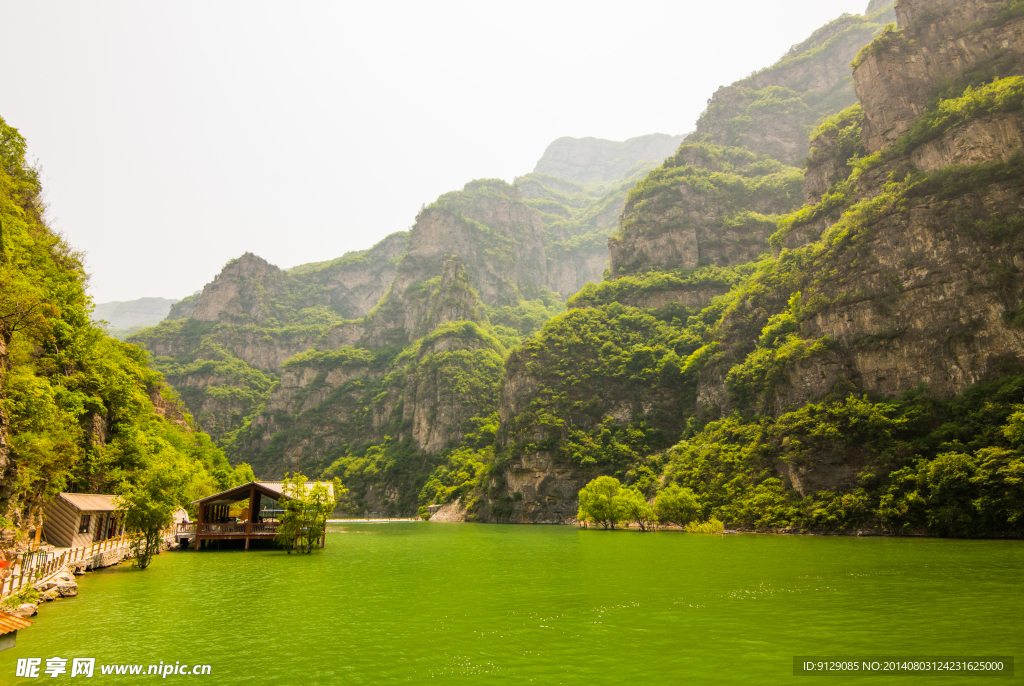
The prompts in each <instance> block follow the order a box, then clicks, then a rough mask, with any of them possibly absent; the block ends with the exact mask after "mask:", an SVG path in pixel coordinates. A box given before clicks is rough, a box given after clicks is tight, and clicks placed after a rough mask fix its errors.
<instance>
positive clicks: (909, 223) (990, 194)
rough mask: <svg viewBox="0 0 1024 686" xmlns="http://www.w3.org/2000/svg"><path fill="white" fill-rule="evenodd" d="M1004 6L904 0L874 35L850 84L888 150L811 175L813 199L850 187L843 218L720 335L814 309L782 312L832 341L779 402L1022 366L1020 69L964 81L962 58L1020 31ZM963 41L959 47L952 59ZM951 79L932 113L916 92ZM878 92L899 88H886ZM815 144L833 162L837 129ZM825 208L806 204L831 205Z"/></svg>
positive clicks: (894, 388)
mask: <svg viewBox="0 0 1024 686" xmlns="http://www.w3.org/2000/svg"><path fill="white" fill-rule="evenodd" d="M997 5H998V6H997ZM1005 7H1006V4H1005V3H960V4H957V5H956V6H953V5H952V4H943V3H930V4H927V3H920V2H912V1H910V2H908V1H906V0H905V1H904V2H901V3H899V5H898V6H897V15H898V17H899V27H898V30H897V31H896V32H894V33H890V34H887V35H886V36H883V38H882V39H879V40H880V41H882V40H883V39H884V41H886V45H888V46H889V47H888V48H886V49H881V48H878V47H877V46H875V47H872V48H869V49H867V50H866V52H868V53H869V56H868V57H866V58H865V59H863V61H861V63H860V66H858V67H857V69H856V71H855V72H854V79H855V83H856V87H857V90H858V92H859V93H870V94H872V96H871V97H870V98H868V99H866V100H865V101H864V102H863V103H862V106H863V116H862V118H858V119H857V121H863V140H864V141H865V143H866V145H867V146H868V147H869V148H870V146H873V145H875V146H877V145H881V146H882V147H881V149H880V150H876V152H877V154H876V155H874V156H873V157H870V158H867V160H865V161H863V162H861V163H860V164H859V170H858V173H857V174H855V175H854V177H853V178H852V179H850V180H849V181H846V180H845V178H846V175H842V174H840V175H838V176H835V175H829V174H825V180H824V181H822V180H821V179H820V178H819V176H818V175H817V174H816V175H815V176H814V177H813V179H812V178H811V177H809V179H808V181H809V183H808V185H809V186H814V188H813V190H812V192H809V193H808V195H809V197H810V198H811V199H814V198H821V197H823V196H822V195H821V194H820V193H819V191H820V188H821V186H823V185H825V184H826V183H829V182H830V181H831V182H833V184H834V185H833V188H832V189H831V194H832V195H831V197H832V198H833V199H834V198H837V197H843V196H845V202H843V203H842V208H843V210H844V213H843V214H842V215H841V216H838V217H837V218H836V220H835V223H832V224H831V225H829V223H828V222H826V228H825V230H824V234H823V236H822V238H821V240H820V241H818V242H817V243H814V244H810V245H808V246H807V247H806V248H805V249H803V250H801V251H800V252H799V253H797V256H798V257H799V258H800V259H802V260H805V263H804V265H802V266H801V267H800V268H799V269H795V270H793V271H792V275H793V276H792V277H791V278H793V279H794V280H793V281H791V282H790V283H789V284H787V291H783V292H781V293H780V292H779V290H778V288H777V287H776V289H775V292H774V294H772V295H769V296H768V297H763V296H754V297H750V298H748V299H746V301H745V302H746V306H745V308H744V309H745V310H747V311H754V312H760V313H761V316H760V317H758V316H755V317H753V318H749V317H744V319H746V321H743V322H742V323H741V321H740V319H739V318H733V319H734V324H733V323H730V321H729V319H728V318H727V320H726V329H728V328H729V327H730V326H735V328H734V331H735V332H736V335H743V334H742V333H741V332H742V331H749V330H750V328H751V324H752V323H754V322H757V324H758V325H767V322H768V317H767V315H769V314H771V313H772V309H773V307H774V308H775V311H779V310H780V309H784V307H785V306H783V307H782V308H780V305H779V303H781V302H782V297H785V298H789V297H790V296H789V292H791V291H801V298H802V302H803V303H813V305H807V304H805V305H801V306H797V307H793V306H792V305H790V306H789V311H790V313H791V314H795V315H796V319H797V320H798V321H799V333H800V336H801V338H803V339H804V340H806V341H809V342H811V341H828V349H827V350H824V349H823V350H821V351H820V352H819V353H818V354H815V355H811V356H808V357H806V358H804V359H799V360H797V361H796V363H795V364H794V365H793V366H792V368H791V369H789V370H788V371H787V374H786V380H785V382H784V383H782V384H781V385H780V387H779V388H777V389H776V390H775V391H774V392H773V394H769V395H773V398H772V400H771V401H770V403H769V404H770V406H772V407H773V409H774V411H776V412H778V411H781V409H782V408H784V407H786V406H790V405H797V406H798V405H800V404H803V403H805V402H807V401H808V400H813V399H815V398H819V397H822V396H823V395H825V394H826V393H827V392H828V391H829V390H830V389H831V388H833V387H834V386H836V385H837V384H849V385H851V387H855V388H857V389H860V390H861V391H864V392H869V393H877V394H881V395H885V396H890V397H892V396H896V395H899V394H900V393H902V392H904V391H908V390H911V389H913V388H916V387H917V386H918V385H920V384H926V385H927V386H928V387H929V388H930V389H931V391H932V392H933V393H934V394H936V395H937V396H939V397H948V396H951V395H953V394H955V393H957V392H959V391H962V390H963V389H965V388H967V387H969V386H971V385H972V384H975V383H978V382H980V381H983V380H986V379H990V378H992V377H993V376H997V375H998V374H1000V373H1001V372H1002V371H1003V370H1005V369H1007V368H1011V367H1013V366H1014V365H1017V364H1019V363H1020V362H1021V360H1024V338H1022V333H1024V332H1022V331H1021V329H1020V327H1019V326H1018V325H1017V324H1016V323H1015V321H1016V320H1015V314H1016V312H1017V308H1018V303H1019V302H1020V300H1021V297H1022V293H1024V278H1022V273H1021V267H1022V265H1024V258H1022V257H1021V255H1022V252H1021V251H1022V247H1024V244H1022V243H1021V238H1020V235H1019V230H1020V226H1021V221H1022V216H1021V210H1020V207H1021V205H1020V203H1021V198H1022V197H1024V180H1022V177H1021V175H1020V171H1021V162H1020V154H1021V144H1022V136H1021V131H1022V126H1024V117H1022V114H1021V111H1020V104H1021V102H1024V78H1021V77H1020V76H1011V77H1009V78H1004V79H1001V80H996V81H995V82H993V83H991V84H990V85H987V86H984V87H981V88H978V89H974V90H966V91H965V90H964V89H965V88H966V86H967V85H968V84H969V80H970V77H971V75H972V74H973V73H974V70H975V69H976V66H977V64H978V61H979V60H978V59H969V58H968V57H967V56H968V55H978V54H981V53H980V52H979V51H980V50H982V47H983V46H985V45H991V41H992V37H993V36H996V37H998V36H1003V35H1007V33H1008V32H1013V31H1017V32H1018V33H1019V32H1020V31H1021V30H1022V25H1021V24H1020V22H1019V20H1017V19H1015V18H1013V17H1012V16H1011V17H1005V16H1004V15H1003V14H1001V13H1000V11H999V10H1000V9H1001V8H1003V9H1005ZM911 36H914V37H915V38H913V40H911ZM951 36H952V37H953V38H955V40H953V42H952V43H951V42H950V40H949V38H950V37H951ZM954 44H956V45H958V46H959V52H958V53H955V54H953V55H951V53H950V50H952V46H953V45H954ZM894 45H911V46H912V47H913V48H914V52H913V53H912V54H910V55H909V56H908V54H907V53H905V52H904V51H903V50H893V49H890V48H891V47H892V46H894ZM1011 45H1012V44H1011ZM935 56H939V57H935ZM909 57H913V58H914V59H908V58H909ZM933 58H934V60H933ZM922 61H923V62H925V65H924V66H922V65H920V64H918V63H919V62H922ZM1005 64H1008V63H1004V66H1005ZM913 65H917V67H914V66H913ZM929 65H930V66H929ZM935 65H939V66H938V67H937V66H935ZM1019 72H1024V65H1021V67H1020V68H1019ZM927 74H931V79H930V80H929V79H928V78H926V77H925V75H927ZM957 83H959V84H961V85H960V87H959V90H960V91H962V94H959V93H956V92H955V91H954V92H953V93H952V94H953V95H954V97H952V98H949V99H944V100H939V101H933V102H932V103H931V105H930V107H928V108H925V107H924V104H923V103H922V100H923V98H925V97H928V98H934V94H935V93H937V92H938V91H939V89H940V88H947V89H948V88H951V86H950V85H949V84H957ZM880 84H881V85H880ZM885 89H888V90H889V93H890V96H891V97H888V98H879V97H877V94H878V93H879V92H882V91H883V90H885ZM947 92H948V91H947ZM900 94H903V95H900ZM882 122H884V124H882ZM817 144H820V145H824V146H825V147H826V148H829V151H830V152H829V154H823V155H819V156H817V157H819V158H821V159H831V158H834V152H835V145H834V136H832V137H830V136H825V137H823V138H822V139H821V140H819V141H817ZM848 154H850V155H856V154H858V153H857V151H856V150H849V151H848ZM813 157H816V156H815V155H812V158H813ZM860 171H863V173H859V172H860ZM835 184H839V185H835ZM828 193H829V192H827V191H826V193H825V195H828ZM825 204H826V203H822V204H820V205H817V206H815V207H812V208H811V209H812V212H811V213H809V214H813V210H819V209H821V210H822V212H823V213H824V212H825V210H823V209H822V208H823V207H824V205H825ZM833 216H834V217H835V216H836V214H835V212H834V211H833ZM773 296H774V302H775V303H776V304H775V305H774V306H773V305H772V304H770V302H771V299H772V297H773ZM740 311H741V310H737V312H740ZM734 345H737V346H739V345H740V344H739V343H738V342H736V343H734ZM741 349H742V348H741ZM721 381H722V378H721V375H720V374H719V375H715V374H712V375H711V376H710V377H709V378H708V379H707V380H706V382H705V383H704V384H703V388H702V391H701V395H702V397H705V398H707V399H708V400H709V401H712V402H716V403H717V402H722V401H723V399H724V397H725V396H723V394H722V392H721V389H722V385H721Z"/></svg>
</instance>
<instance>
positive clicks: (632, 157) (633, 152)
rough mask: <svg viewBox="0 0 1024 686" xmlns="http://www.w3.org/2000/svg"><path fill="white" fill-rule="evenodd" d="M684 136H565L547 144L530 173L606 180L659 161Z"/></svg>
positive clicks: (674, 148)
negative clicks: (649, 161)
mask: <svg viewBox="0 0 1024 686" xmlns="http://www.w3.org/2000/svg"><path fill="white" fill-rule="evenodd" d="M684 137H685V136H670V135H668V134H664V133H652V134H648V135H646V136H637V137H636V138H630V139H628V140H625V141H621V142H620V141H610V140H605V139H603V138H590V137H587V138H571V137H568V136H567V137H565V138H559V139H558V140H556V141H554V142H553V143H552V144H551V145H549V146H548V147H547V149H546V150H545V151H544V155H543V156H542V157H541V158H540V160H538V162H537V166H535V167H534V168H533V173H534V174H545V175H547V176H556V177H558V178H561V179H566V180H568V181H574V182H576V183H582V184H587V183H591V182H594V181H597V182H599V183H607V182H609V181H614V180H616V179H620V178H622V177H624V176H626V173H627V172H628V171H629V170H630V169H632V168H633V167H635V166H636V165H637V163H639V162H643V161H645V160H652V161H654V162H656V163H658V164H660V163H661V160H663V159H665V158H666V157H668V156H669V155H671V154H672V153H674V152H675V151H676V148H678V147H679V144H680V143H682V142H683V138H684Z"/></svg>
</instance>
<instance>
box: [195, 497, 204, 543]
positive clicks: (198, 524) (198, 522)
mask: <svg viewBox="0 0 1024 686" xmlns="http://www.w3.org/2000/svg"><path fill="white" fill-rule="evenodd" d="M205 514H206V505H203V504H202V503H200V504H199V514H198V515H196V548H195V549H196V550H199V532H200V531H202V530H203V520H204V519H206V518H205V517H204V516H203V515H205Z"/></svg>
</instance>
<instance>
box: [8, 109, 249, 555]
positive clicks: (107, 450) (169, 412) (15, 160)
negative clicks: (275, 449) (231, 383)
mask: <svg viewBox="0 0 1024 686" xmlns="http://www.w3.org/2000/svg"><path fill="white" fill-rule="evenodd" d="M41 193H42V188H41V185H40V182H39V175H38V173H37V171H36V169H34V168H33V167H31V166H29V165H28V164H27V163H26V161H25V140H24V138H22V136H21V135H20V134H19V133H18V131H17V130H16V129H15V128H13V127H11V126H10V125H8V124H7V123H6V122H5V121H4V120H3V119H0V530H2V532H3V536H2V538H3V545H2V547H5V548H6V547H7V546H8V545H10V543H11V539H12V537H13V539H14V540H15V541H23V540H24V539H25V537H27V536H31V535H32V534H33V533H34V532H35V530H36V529H38V528H39V526H40V524H41V522H42V507H43V505H44V503H45V502H46V501H47V500H49V499H50V498H52V497H53V496H54V495H55V494H56V493H58V492H60V491H76V492H86V493H111V492H113V493H121V492H122V491H123V490H124V489H126V488H131V487H132V486H134V485H137V484H138V483H140V482H142V481H145V480H147V479H150V478H152V477H153V475H154V474H160V475H161V478H162V479H164V481H163V483H165V484H166V486H167V488H169V489H170V491H169V493H168V495H169V497H171V498H173V499H174V500H175V501H176V502H178V503H179V504H186V503H188V502H190V501H191V500H192V499H194V498H196V497H199V496H201V495H205V494H207V493H211V492H215V491H216V490H218V489H220V488H221V487H223V486H224V485H226V484H230V483H233V482H234V481H235V480H238V479H246V478H248V477H249V476H251V474H252V472H251V470H249V469H248V467H247V466H244V465H243V466H242V467H240V468H238V469H232V468H231V467H230V466H229V465H228V462H227V460H226V459H225V457H224V454H223V451H222V450H221V449H219V448H217V447H215V446H214V445H213V443H212V442H211V440H210V438H209V437H208V436H207V435H206V434H203V433H201V432H197V431H194V429H193V427H192V425H191V418H190V417H188V416H187V415H185V414H184V413H183V412H182V410H181V408H180V407H179V404H178V403H177V401H176V400H175V399H174V394H173V392H171V391H170V389H168V388H167V386H166V385H165V384H164V382H163V379H162V378H161V376H160V374H159V373H158V372H156V371H154V370H153V369H152V368H150V367H149V365H148V361H147V354H146V353H145V351H143V350H142V349H140V348H138V347H137V346H134V345H128V344H125V343H122V342H120V341H118V340H116V339H114V338H110V337H108V336H106V335H105V334H104V332H103V331H102V330H101V329H99V328H97V327H96V326H95V325H93V324H92V323H91V321H90V313H91V311H92V303H91V302H90V300H89V298H88V296H87V295H86V292H85V285H86V279H87V277H86V274H85V272H84V270H83V268H82V261H81V256H80V255H79V254H78V253H77V252H76V251H75V250H74V249H73V248H72V247H71V246H70V245H68V243H67V242H66V241H65V240H64V239H63V238H62V237H61V236H60V235H58V234H57V233H55V232H54V231H52V230H51V229H50V228H49V227H48V226H47V224H46V220H45V207H44V206H43V204H42V202H41V200H40V197H41Z"/></svg>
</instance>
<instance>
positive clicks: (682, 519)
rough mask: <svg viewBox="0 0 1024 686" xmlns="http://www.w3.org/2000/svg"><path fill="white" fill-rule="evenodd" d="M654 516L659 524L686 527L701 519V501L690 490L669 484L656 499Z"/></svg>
mask: <svg viewBox="0 0 1024 686" xmlns="http://www.w3.org/2000/svg"><path fill="white" fill-rule="evenodd" d="M654 514H655V516H656V517H657V518H658V521H659V522H662V523H667V524H677V525H678V526H682V527H685V526H686V525H687V524H689V523H690V522H692V521H694V520H696V519H697V518H698V517H700V514H701V506H700V501H699V500H698V499H697V496H696V494H694V492H693V491H691V490H690V489H689V488H683V487H681V486H680V485H679V484H669V485H668V486H666V487H665V488H663V489H662V490H661V491H660V492H659V493H658V497H657V498H655V499H654Z"/></svg>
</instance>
